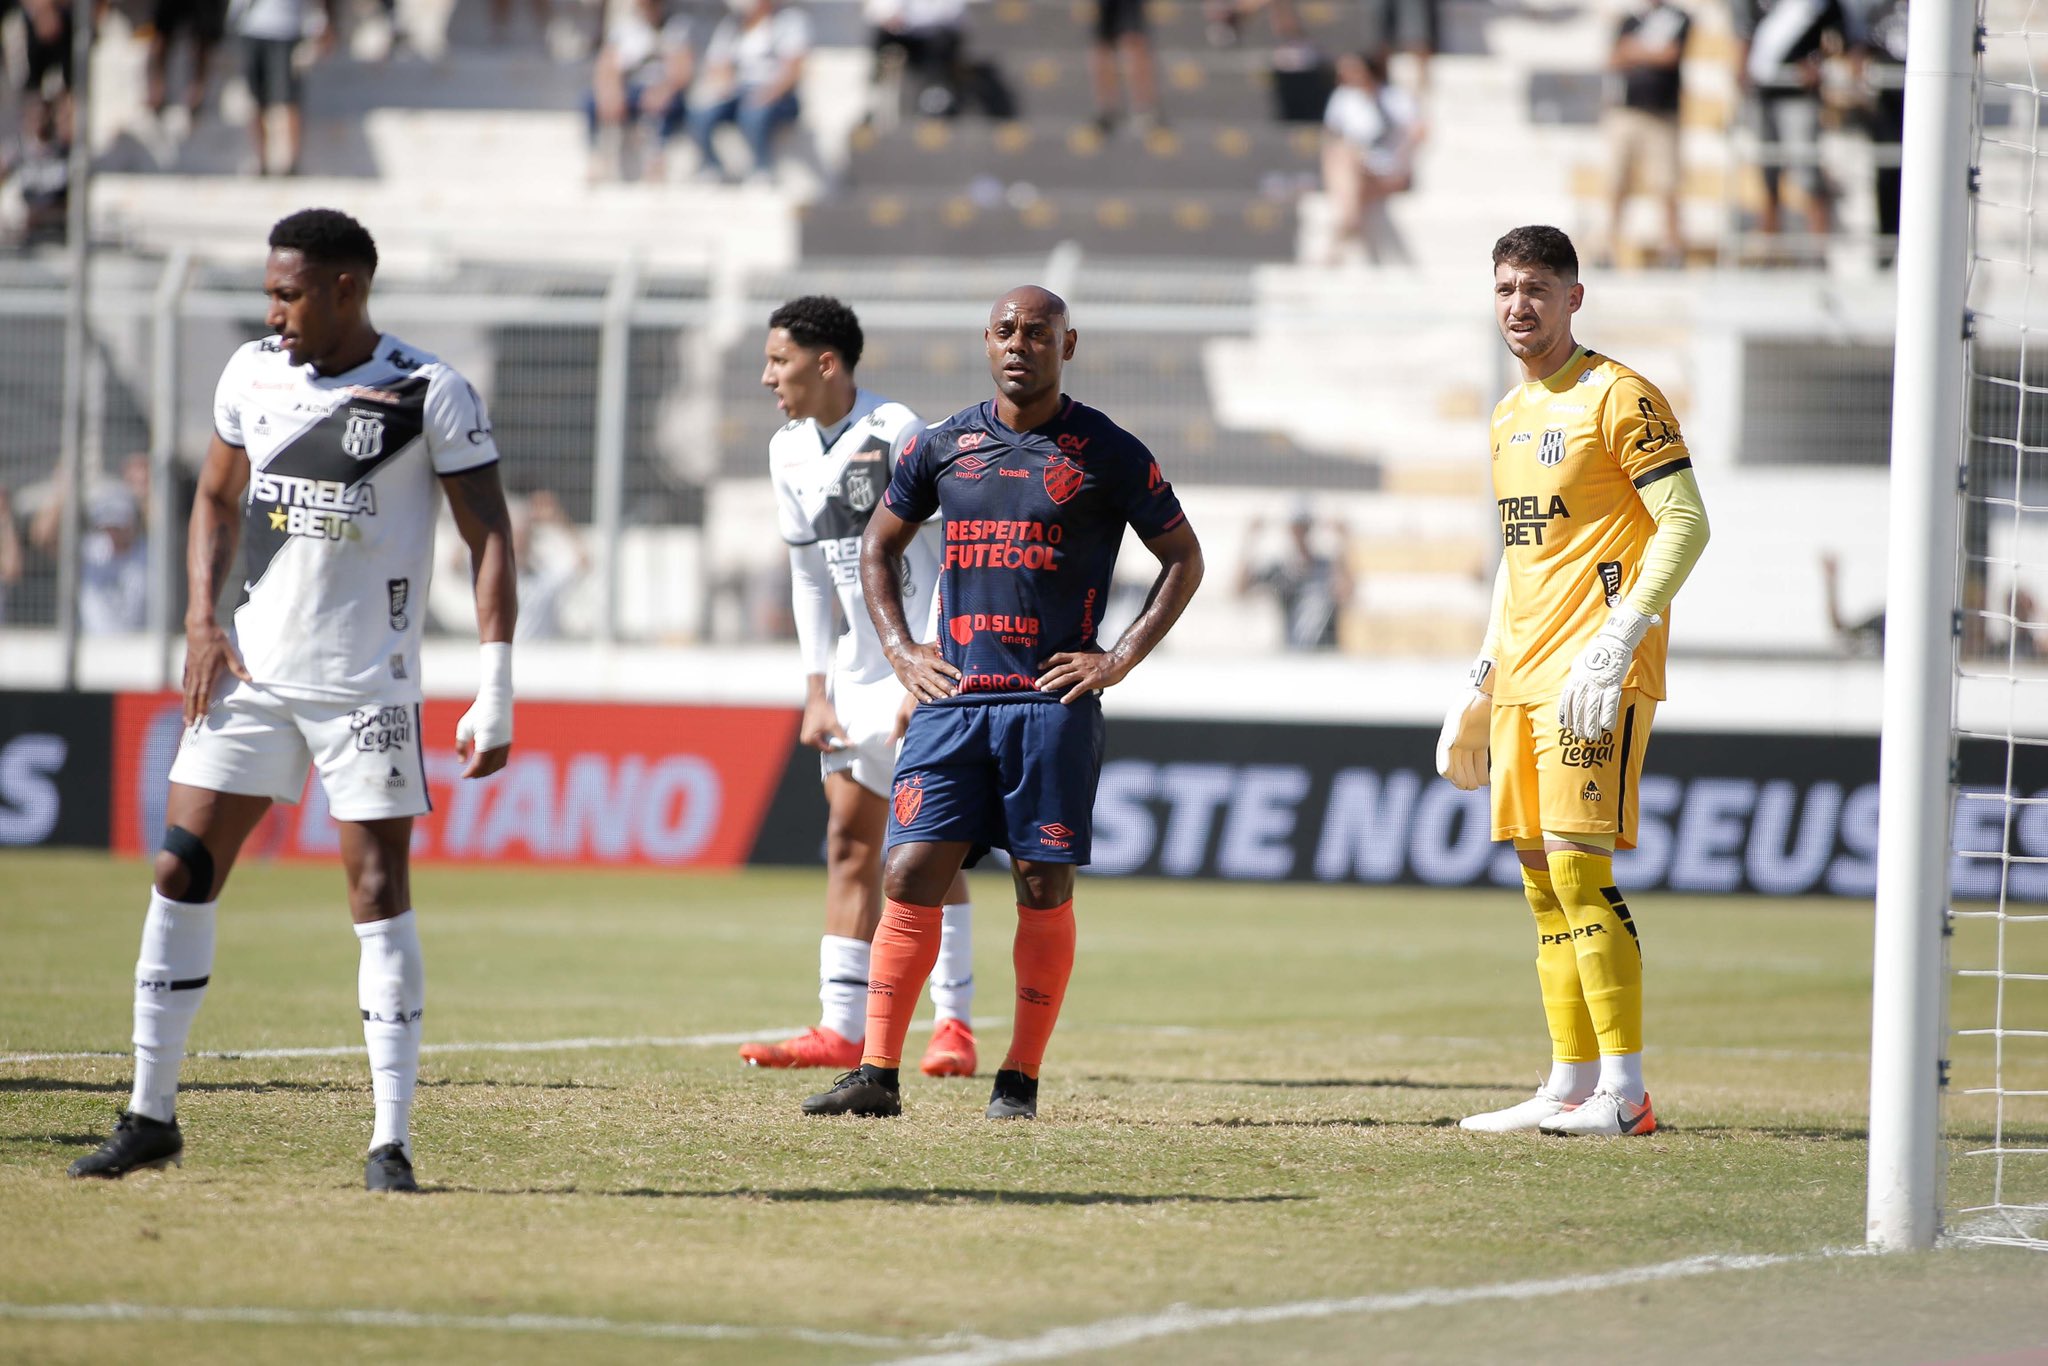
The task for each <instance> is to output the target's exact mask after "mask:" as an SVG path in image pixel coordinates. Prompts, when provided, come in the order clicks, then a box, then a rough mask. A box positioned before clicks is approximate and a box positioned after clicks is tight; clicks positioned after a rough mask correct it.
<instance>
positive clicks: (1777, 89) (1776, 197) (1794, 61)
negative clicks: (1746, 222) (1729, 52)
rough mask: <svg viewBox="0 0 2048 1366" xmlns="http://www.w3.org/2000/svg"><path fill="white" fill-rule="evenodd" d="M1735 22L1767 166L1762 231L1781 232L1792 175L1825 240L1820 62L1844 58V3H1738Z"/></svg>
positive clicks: (1746, 85) (1811, 224) (1826, 0)
mask: <svg viewBox="0 0 2048 1366" xmlns="http://www.w3.org/2000/svg"><path fill="white" fill-rule="evenodd" d="M1733 15H1734V19H1735V23H1736V26H1737V29H1738V31H1739V32H1740V34H1741V36H1742V39H1743V48H1742V69H1741V85H1742V88H1743V89H1744V90H1746V91H1748V92H1749V93H1750V95H1751V96H1752V99H1753V108H1754V110H1755V117H1756V120H1757V139H1758V143H1759V147H1760V152H1761V155H1762V158H1763V177H1764V206H1763V217H1762V222H1761V223H1760V225H1759V226H1760V227H1761V228H1762V229H1763V231H1764V232H1766V233H1771V234H1776V233H1778V232H1780V231H1782V230H1783V227H1784V215H1783V203H1782V193H1781V192H1782V188H1783V182H1784V178H1785V174H1786V172H1787V171H1788V170H1789V171H1790V172H1791V173H1792V174H1794V175H1795V176H1796V177H1797V178H1798V180H1799V182H1800V185H1801V187H1802V188H1803V189H1804V190H1805V194H1806V219H1807V223H1808V225H1809V227H1810V228H1811V229H1812V231H1813V233H1814V234H1815V235H1816V236H1825V235H1826V234H1827V233H1828V232H1829V231H1830V226H1831V223H1832V215H1831V214H1830V212H1829V208H1828V191H1827V181H1826V178H1825V177H1824V176H1823V175H1822V174H1821V166H1820V82H1821V61H1822V59H1823V58H1824V57H1826V56H1829V55H1831V54H1833V53H1835V52H1839V51H1841V50H1842V44H1843V41H1844V34H1843V23H1844V17H1843V12H1842V6H1841V3H1840V0H1736V3H1735V4H1734V7H1733Z"/></svg>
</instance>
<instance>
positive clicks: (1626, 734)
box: [1614, 705, 1636, 836]
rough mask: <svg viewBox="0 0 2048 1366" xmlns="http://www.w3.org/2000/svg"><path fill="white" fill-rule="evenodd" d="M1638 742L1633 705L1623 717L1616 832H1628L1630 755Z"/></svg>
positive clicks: (1616, 803)
mask: <svg viewBox="0 0 2048 1366" xmlns="http://www.w3.org/2000/svg"><path fill="white" fill-rule="evenodd" d="M1635 743H1636V709H1635V707H1634V706H1633V705H1631V706H1630V707H1629V709H1628V710H1627V711H1626V712H1624V713H1623V714H1622V718H1621V791H1620V793H1619V794H1618V795H1617V799H1616V801H1615V812H1614V832H1615V834H1616V835H1617V836H1619V835H1625V834H1627V833H1628V756H1629V752H1630V751H1631V750H1633V749H1634V748H1635Z"/></svg>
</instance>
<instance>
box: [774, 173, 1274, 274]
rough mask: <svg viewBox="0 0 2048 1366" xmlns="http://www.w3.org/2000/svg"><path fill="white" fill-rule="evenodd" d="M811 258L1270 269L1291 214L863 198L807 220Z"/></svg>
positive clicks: (1245, 204)
mask: <svg viewBox="0 0 2048 1366" xmlns="http://www.w3.org/2000/svg"><path fill="white" fill-rule="evenodd" d="M802 219H803V244H804V253H805V255H807V256H810V255H816V256H825V257H839V256H878V257H880V256H888V257H896V256H903V255H906V254H908V255H929V256H943V257H960V258H970V259H979V258H984V257H988V256H994V255H1030V254H1036V253H1042V252H1048V251H1051V250H1052V249H1053V248H1054V247H1055V246H1058V245H1059V244H1060V243H1062V242H1067V241H1074V242H1078V243H1079V244H1080V245H1081V247H1082V248H1083V249H1084V250H1086V251H1087V252H1088V253H1090V254H1091V255H1100V256H1114V257H1125V258H1134V259H1148V258H1149V259H1181V260H1186V259H1196V260H1219V261H1222V260H1229V261H1241V262H1242V261H1272V260H1284V259H1288V258H1291V257H1292V256H1293V254H1294V243H1295V235H1296V234H1295V223H1294V206H1293V205H1291V204H1287V203H1278V202H1269V201H1266V200H1263V199H1257V198H1248V197H1247V196H1245V195H1243V194H1215V193H1208V194H1203V193H1189V194H1159V193H1154V192H1143V193H1137V194H1131V195H1128V196H1117V197H1106V196H1102V195H1098V194H1090V193H1073V192H1064V191H1055V192H1051V193H1044V194H1041V195H1039V196H1038V197H1036V198H1029V199H1024V200H1023V201H1022V202H1021V203H1016V204H1012V203H1009V202H1003V201H1000V200H998V201H996V202H993V203H978V202H976V200H974V199H972V198H970V197H968V196H967V195H964V194H945V193H942V192H937V191H930V190H920V191H910V192H905V193H887V192H881V191H876V192H873V193H857V194H851V195H848V196H846V197H844V198H842V199H840V200H837V201H834V202H831V203H820V204H812V205H809V206H808V207H806V208H805V209H804V210H803V211H802Z"/></svg>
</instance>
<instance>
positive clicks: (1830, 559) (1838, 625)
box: [1820, 550, 1884, 655]
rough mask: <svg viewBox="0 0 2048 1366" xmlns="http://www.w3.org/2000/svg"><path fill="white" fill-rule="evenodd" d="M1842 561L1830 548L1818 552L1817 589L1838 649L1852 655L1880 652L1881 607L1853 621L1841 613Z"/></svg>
mask: <svg viewBox="0 0 2048 1366" xmlns="http://www.w3.org/2000/svg"><path fill="white" fill-rule="evenodd" d="M1841 582H1842V563H1841V561H1840V560H1839V559H1838V558H1837V557H1836V556H1835V553H1834V552H1833V551H1831V550H1829V551H1823V552H1821V557H1820V583H1821V591H1822V593H1823V594H1825V595H1826V598H1827V609H1828V625H1829V627H1830V628H1832V629H1833V631H1834V633H1835V639H1836V641H1837V642H1839V643H1840V644H1841V646H1842V648H1843V649H1844V650H1846V651H1848V652H1849V653H1850V654H1854V655H1881V654H1883V653H1884V609H1883V608H1882V607H1880V608H1878V609H1877V611H1876V612H1874V613H1872V614H1871V615H1869V616H1867V617H1858V618H1856V619H1855V620H1854V621H1851V620H1850V619H1849V618H1847V617H1845V616H1844V615H1843V614H1842V599H1841Z"/></svg>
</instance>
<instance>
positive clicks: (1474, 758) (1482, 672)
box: [1436, 655, 1493, 792]
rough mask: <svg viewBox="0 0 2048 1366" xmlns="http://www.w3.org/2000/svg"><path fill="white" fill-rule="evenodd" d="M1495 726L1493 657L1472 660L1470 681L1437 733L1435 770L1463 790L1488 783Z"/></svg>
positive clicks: (1461, 691)
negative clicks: (1488, 755) (1488, 757)
mask: <svg viewBox="0 0 2048 1366" xmlns="http://www.w3.org/2000/svg"><path fill="white" fill-rule="evenodd" d="M1492 730H1493V661H1492V660H1490V659H1488V658H1487V657H1486V656H1485V655H1481V656H1480V657H1479V658H1477V659H1475V660H1473V661H1472V671H1471V673H1470V674H1468V675H1467V684H1466V686H1465V687H1464V688H1463V689H1461V690H1460V691H1459V693H1458V700H1457V701H1455V702H1453V703H1451V709H1450V711H1449V712H1448V713H1447V714H1446V715H1445V716H1444V728H1443V730H1442V731H1440V732H1439V733H1438V734H1437V737H1436V771H1437V772H1438V773H1441V774H1442V775H1443V776H1444V777H1446V778H1449V779H1450V780H1451V785H1452V786H1453V787H1455V788H1457V789H1458V790H1459V791H1461V792H1470V791H1472V790H1473V789H1474V788H1478V787H1483V786H1485V784H1486V778H1487V770H1486V747H1487V739H1488V736H1489V735H1490V734H1491V733H1492Z"/></svg>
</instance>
